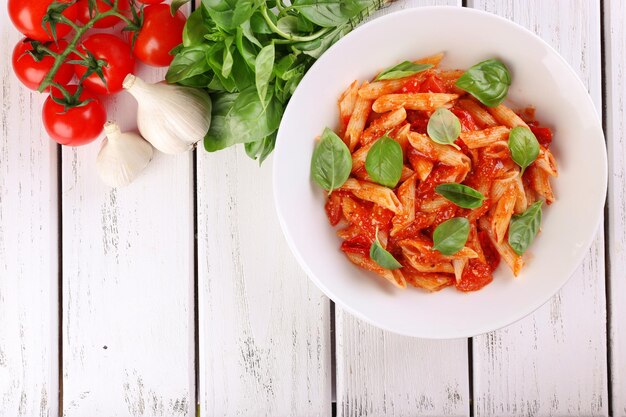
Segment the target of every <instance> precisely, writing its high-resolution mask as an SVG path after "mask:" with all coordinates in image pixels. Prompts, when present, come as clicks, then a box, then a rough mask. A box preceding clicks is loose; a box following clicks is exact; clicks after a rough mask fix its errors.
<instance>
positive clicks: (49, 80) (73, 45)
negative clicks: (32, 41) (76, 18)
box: [37, 0, 134, 100]
mask: <svg viewBox="0 0 626 417" xmlns="http://www.w3.org/2000/svg"><path fill="white" fill-rule="evenodd" d="M118 2H119V0H115V1H114V2H113V8H111V9H109V10H107V11H106V12H102V13H101V12H100V11H98V10H96V13H95V15H94V16H93V17H92V18H91V19H90V20H89V21H88V22H86V23H85V24H84V25H82V26H79V25H77V24H76V23H74V22H72V21H71V20H70V19H68V18H67V17H65V16H64V15H61V16H60V18H59V21H60V22H61V23H64V24H66V25H68V26H70V27H71V28H72V29H73V30H74V36H73V37H72V39H71V41H70V42H68V44H67V47H66V48H65V49H64V50H63V52H60V53H56V52H52V51H50V50H49V49H48V48H46V49H45V51H46V53H48V54H50V55H51V56H52V57H53V58H54V63H53V64H52V67H51V68H50V71H48V74H46V76H45V78H44V79H43V81H42V82H41V84H40V85H39V88H38V89H37V90H38V91H39V92H43V91H45V90H46V89H47V88H48V87H50V86H53V87H55V88H57V89H59V91H60V92H61V94H63V97H64V98H65V99H66V100H68V97H71V94H69V92H68V91H67V89H66V88H65V87H63V86H62V85H60V84H58V83H56V82H54V81H53V79H54V76H55V75H56V73H57V72H58V71H59V68H61V65H63V63H64V62H65V60H66V59H67V58H68V57H69V56H70V54H72V53H74V54H76V55H78V56H79V57H81V58H82V59H86V57H85V55H84V54H83V53H81V52H80V51H79V50H78V49H77V45H78V42H79V40H80V39H81V38H82V36H83V35H84V34H85V32H87V31H88V30H89V29H91V28H92V27H93V25H94V24H95V23H96V22H97V21H99V20H102V19H104V18H106V17H110V16H115V17H118V18H119V19H121V20H123V21H124V22H126V24H129V25H130V24H132V23H134V22H133V21H132V20H131V19H129V18H127V17H126V16H124V15H123V14H122V13H120V12H119V9H118ZM43 48H45V47H43Z"/></svg>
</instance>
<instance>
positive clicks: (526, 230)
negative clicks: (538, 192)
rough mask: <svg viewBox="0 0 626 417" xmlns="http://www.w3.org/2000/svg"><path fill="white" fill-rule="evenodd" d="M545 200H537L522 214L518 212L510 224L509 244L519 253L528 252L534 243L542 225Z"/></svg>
mask: <svg viewBox="0 0 626 417" xmlns="http://www.w3.org/2000/svg"><path fill="white" fill-rule="evenodd" d="M542 204H543V201H542V200H540V201H537V202H536V203H535V204H533V205H531V206H530V207H528V208H527V209H526V211H524V212H523V213H522V214H516V215H514V216H513V217H512V218H511V223H510V224H509V245H511V248H512V249H513V250H514V251H515V253H517V254H518V255H522V254H523V253H524V252H526V249H528V247H529V246H530V244H531V243H533V240H534V239H535V236H537V232H538V231H539V227H540V226H541V205H542Z"/></svg>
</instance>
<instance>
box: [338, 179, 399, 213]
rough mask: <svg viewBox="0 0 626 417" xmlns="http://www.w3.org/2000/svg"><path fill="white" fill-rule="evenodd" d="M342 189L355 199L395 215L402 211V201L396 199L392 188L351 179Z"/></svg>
mask: <svg viewBox="0 0 626 417" xmlns="http://www.w3.org/2000/svg"><path fill="white" fill-rule="evenodd" d="M341 189H342V190H346V191H350V192H351V193H352V194H354V196H355V197H358V198H360V199H361V200H365V201H371V202H372V203H374V204H378V205H379V206H381V207H384V208H386V209H387V210H391V211H393V212H394V213H399V212H400V211H401V210H402V205H401V204H400V200H398V197H396V195H395V193H394V192H393V190H392V189H391V188H387V187H384V186H382V185H378V184H374V183H371V182H366V181H359V180H356V179H354V178H350V179H348V180H347V181H346V182H345V183H344V184H343V186H342V187H341Z"/></svg>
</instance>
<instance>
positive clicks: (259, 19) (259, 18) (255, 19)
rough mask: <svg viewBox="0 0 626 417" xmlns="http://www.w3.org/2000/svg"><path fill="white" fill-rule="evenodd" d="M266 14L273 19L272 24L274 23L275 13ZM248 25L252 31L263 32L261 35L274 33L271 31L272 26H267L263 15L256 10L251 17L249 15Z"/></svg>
mask: <svg viewBox="0 0 626 417" xmlns="http://www.w3.org/2000/svg"><path fill="white" fill-rule="evenodd" d="M268 15H269V17H270V19H272V21H274V24H276V15H275V14H274V13H268ZM250 27H251V29H252V32H254V33H258V34H263V35H270V34H272V33H274V32H273V31H272V28H270V27H269V25H268V24H267V22H266V21H265V19H264V18H263V15H261V13H260V12H258V11H257V12H254V14H253V15H252V17H250Z"/></svg>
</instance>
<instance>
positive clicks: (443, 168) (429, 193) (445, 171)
mask: <svg viewBox="0 0 626 417" xmlns="http://www.w3.org/2000/svg"><path fill="white" fill-rule="evenodd" d="M454 172H455V168H454V167H451V166H447V165H436V166H435V167H434V168H433V170H432V171H431V173H430V175H429V176H428V177H427V178H426V179H425V180H424V181H421V182H420V183H419V185H418V186H417V188H416V189H415V195H416V197H417V202H420V201H422V200H424V199H429V198H433V197H434V196H435V187H436V186H438V185H439V184H443V183H445V182H448V181H449V180H450V176H451V175H452V174H454Z"/></svg>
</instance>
